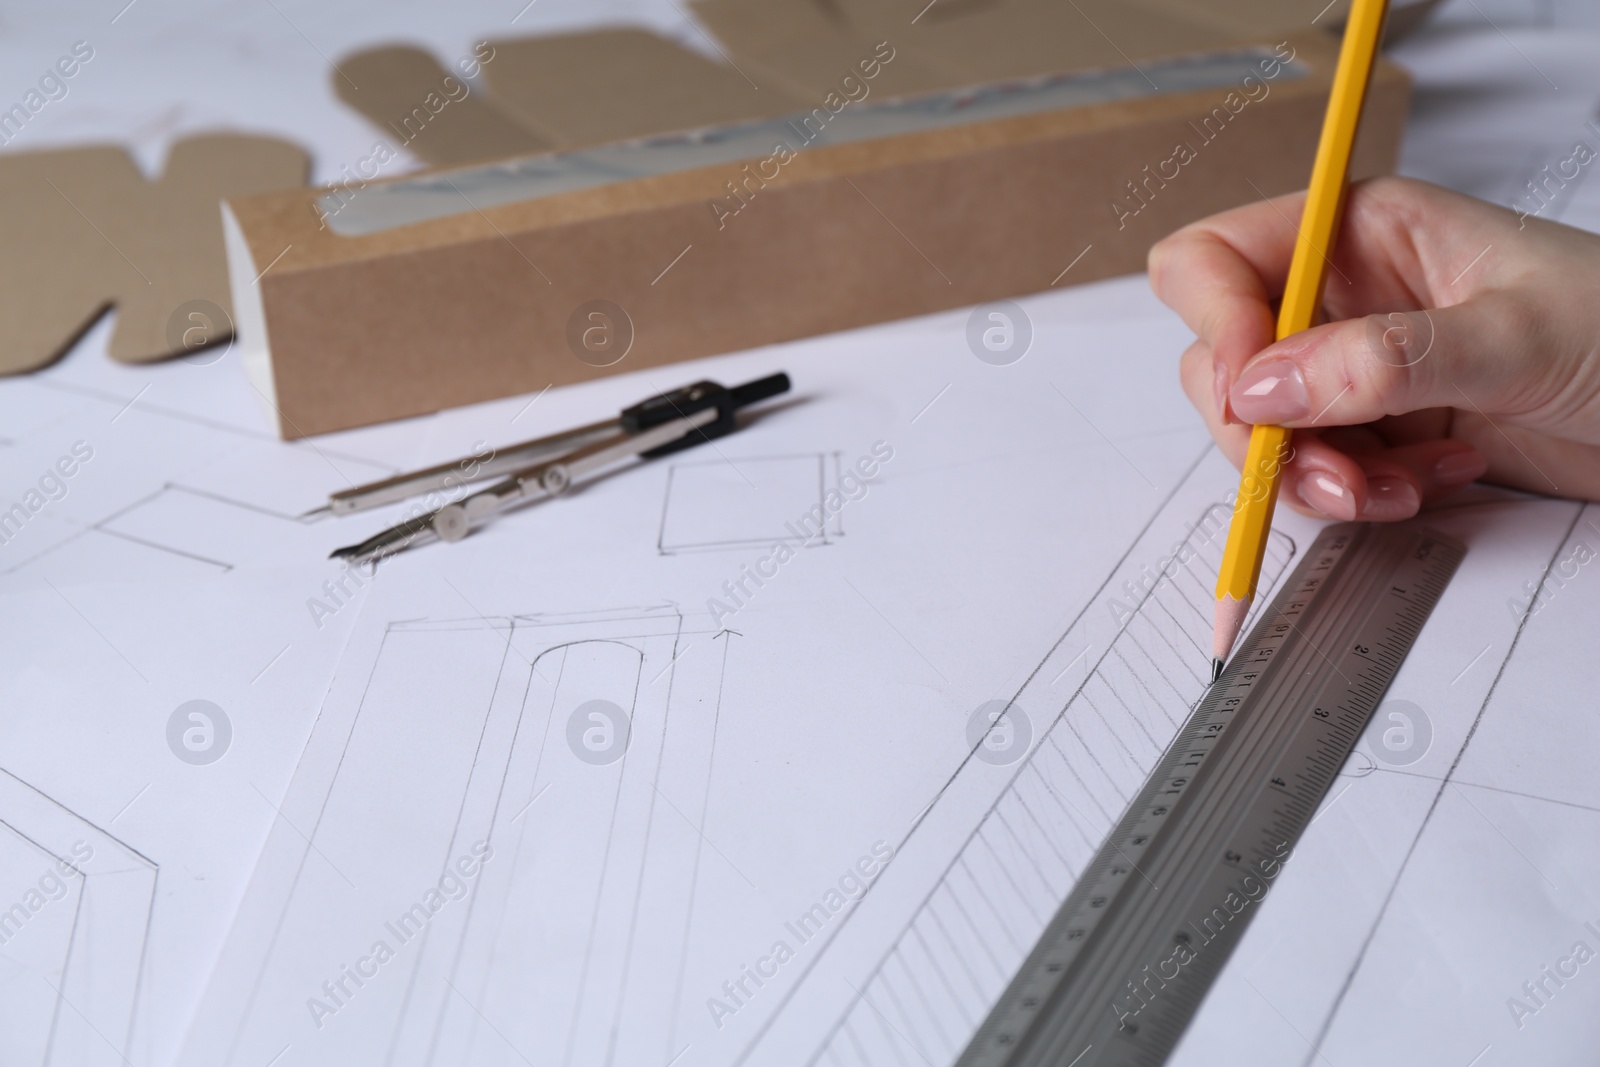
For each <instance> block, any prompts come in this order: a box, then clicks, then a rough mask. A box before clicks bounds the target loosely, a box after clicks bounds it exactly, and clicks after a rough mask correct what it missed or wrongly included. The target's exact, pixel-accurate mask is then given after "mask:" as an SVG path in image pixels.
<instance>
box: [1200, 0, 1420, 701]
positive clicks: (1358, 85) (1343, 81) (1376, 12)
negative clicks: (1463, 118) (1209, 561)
mask: <svg viewBox="0 0 1600 1067" xmlns="http://www.w3.org/2000/svg"><path fill="white" fill-rule="evenodd" d="M1388 7H1389V4H1388V0H1353V3H1352V4H1351V5H1350V20H1349V22H1347V23H1346V24H1345V28H1344V44H1343V45H1342V46H1341V48H1340V49H1339V65H1338V66H1337V67H1336V68H1335V70H1334V73H1333V88H1332V91H1331V92H1330V93H1329V95H1328V113H1327V115H1326V116H1325V117H1324V118H1323V120H1322V138H1321V140H1320V141H1319V142H1318V143H1317V158H1316V162H1315V163H1314V164H1312V167H1311V186H1310V188H1309V190H1308V192H1307V194H1306V206H1305V211H1304V213H1303V214H1302V215H1301V217H1300V232H1299V236H1298V237H1297V238H1296V240H1295V245H1294V259H1293V260H1291V261H1290V264H1289V277H1288V280H1287V282H1286V283H1285V286H1284V291H1283V304H1282V306H1281V307H1280V308H1279V310H1278V340H1280V341H1281V340H1283V339H1284V338H1285V337H1288V336H1290V335H1291V334H1296V333H1299V332H1300V331H1301V330H1308V329H1310V328H1311V326H1312V325H1313V323H1314V320H1315V317H1316V314H1317V308H1318V307H1319V306H1320V305H1321V303H1322V286H1323V282H1324V281H1325V279H1326V278H1327V267H1328V257H1329V256H1330V255H1332V254H1333V238H1334V233H1335V231H1336V230H1337V229H1338V226H1339V217H1340V215H1341V213H1342V212H1343V210H1344V195H1345V187H1346V183H1347V181H1348V179H1349V174H1350V153H1351V150H1352V149H1353V148H1354V146H1355V140H1356V129H1357V128H1358V127H1359V125H1360V123H1361V105H1362V103H1363V102H1364V101H1365V100H1366V96H1367V83H1368V82H1369V81H1371V79H1372V67H1373V63H1374V62H1375V61H1376V59H1377V54H1378V40H1379V38H1380V36H1381V35H1382V33H1383V19H1384V15H1385V14H1386V13H1387V12H1388ZM1290 434H1291V431H1289V430H1286V429H1284V428H1283V427H1282V426H1257V427H1255V429H1253V430H1252V431H1251V433H1250V449H1249V451H1248V452H1247V453H1246V454H1245V461H1244V470H1243V472H1242V474H1241V476H1240V479H1239V497H1238V499H1237V500H1236V501H1235V503H1234V509H1233V523H1232V525H1230V526H1229V527H1228V545H1227V548H1226V549H1224V550H1223V553H1222V570H1221V572H1220V573H1219V574H1218V575H1217V614H1216V622H1215V629H1214V630H1213V632H1212V655H1213V656H1215V657H1216V658H1215V659H1214V660H1213V661H1212V677H1213V678H1215V677H1217V676H1218V675H1220V674H1221V673H1222V665H1223V663H1224V662H1225V661H1226V660H1227V658H1228V653H1229V652H1231V651H1232V650H1233V643H1234V641H1236V640H1237V639H1238V637H1239V629H1240V627H1242V626H1243V625H1244V619H1245V616H1246V615H1247V614H1249V611H1250V601H1251V600H1252V599H1253V598H1254V597H1255V594H1256V582H1257V580H1258V579H1259V578H1260V576H1261V556H1262V553H1264V552H1265V551H1266V547H1267V535H1268V533H1270V532H1271V529H1272V509H1273V506H1274V505H1275V504H1276V503H1277V501H1278V476H1279V474H1281V473H1282V468H1283V463H1284V462H1285V461H1286V460H1287V458H1288V446H1289V437H1290Z"/></svg>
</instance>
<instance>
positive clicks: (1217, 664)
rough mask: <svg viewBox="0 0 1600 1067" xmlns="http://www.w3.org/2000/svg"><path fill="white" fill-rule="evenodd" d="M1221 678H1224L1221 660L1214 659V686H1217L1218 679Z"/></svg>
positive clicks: (1212, 676) (1212, 669) (1212, 675)
mask: <svg viewBox="0 0 1600 1067" xmlns="http://www.w3.org/2000/svg"><path fill="white" fill-rule="evenodd" d="M1221 677H1222V661H1221V660H1220V659H1213V660H1212V661H1211V684H1212V685H1216V684H1217V679H1218V678H1221Z"/></svg>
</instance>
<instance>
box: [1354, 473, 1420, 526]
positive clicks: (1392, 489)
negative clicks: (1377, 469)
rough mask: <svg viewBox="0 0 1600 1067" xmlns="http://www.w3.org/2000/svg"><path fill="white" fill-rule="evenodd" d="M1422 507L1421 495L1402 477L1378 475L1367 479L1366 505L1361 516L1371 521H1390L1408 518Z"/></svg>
mask: <svg viewBox="0 0 1600 1067" xmlns="http://www.w3.org/2000/svg"><path fill="white" fill-rule="evenodd" d="M1421 507H1422V497H1421V495H1420V494H1419V493H1418V492H1417V487H1416V486H1414V485H1412V484H1411V483H1410V482H1408V481H1406V480H1405V479H1404V478H1395V477H1391V476H1390V475H1386V474H1385V475H1379V476H1378V477H1376V478H1368V479H1367V506H1366V507H1365V508H1363V509H1362V511H1361V517H1362V518H1363V519H1370V520H1371V521H1373V522H1392V521H1394V520H1395V519H1409V518H1410V517H1411V516H1413V515H1415V514H1416V513H1417V510H1418V509H1419V508H1421Z"/></svg>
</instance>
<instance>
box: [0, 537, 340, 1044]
mask: <svg viewBox="0 0 1600 1067" xmlns="http://www.w3.org/2000/svg"><path fill="white" fill-rule="evenodd" d="M322 580H323V577H322V574H321V569H320V568H306V567H302V568H298V569H290V570H282V571H271V570H267V571H263V572H260V573H258V574H256V575H253V576H246V575H242V574H238V573H234V574H230V575H226V576H221V577H214V578H209V579H205V580H195V581H163V582H160V583H156V582H145V583H118V584H112V585H74V586H61V587H58V588H45V589H43V590H41V591H37V592H26V593H14V594H9V595H7V596H5V597H4V598H0V609H3V610H0V646H3V647H4V649H5V659H6V664H7V667H6V670H5V671H4V672H3V675H0V705H3V706H4V707H5V708H6V714H5V715H4V716H3V717H0V989H3V993H0V1052H3V1055H0V1060H3V1061H4V1062H6V1063H18V1064H35V1063H37V1064H69V1063H70V1064H86V1065H99V1064H122V1063H130V1062H131V1063H136V1064H139V1065H140V1067H143V1065H146V1064H162V1063H170V1062H171V1061H172V1058H173V1056H174V1055H175V1052H176V1049H175V1045H176V1043H177V1041H178V1039H179V1037H180V1036H181V1034H182V1032H183V1028H184V1025H185V1024H186V1022H187V1020H188V1018H189V1015H190V1013H191V1012H192V1011H193V1008H194V1004H195V1002H196V1000H197V999H198V996H199V993H200V989H201V985H202V982H203V981H204V978H205V974H206V971H207V969H208V968H209V967H210V965H211V962H212V960H213V958H214V957H215V955H216V952H217V948H218V945H219V944H220V943H221V939H222V936H223V934H224V932H225V931H226V929H227V926H228V923H229V921H230V920H231V918H232V915H233V909H234V907H235V905H236V904H237V902H238V898H239V895H240V892H241V890H242V888H243V886H244V884H245V880H246V878H247V876H248V874H249V871H250V870H251V867H252V865H253V863H254V861H255V858H256V853H257V850H258V849H259V847H260V844H261V842H262V841H263V840H264V839H265V837H266V835H267V831H268V828H269V826H270V825H271V824H272V822H273V821H274V820H275V819H276V818H277V815H276V812H275V807H276V805H277V803H278V800H279V798H280V797H281V796H282V793H283V790H284V787H285V785H286V784H287V779H288V776H289V772H290V770H291V769H292V767H293V764H294V759H295V757H296V755H297V754H298V752H299V749H300V746H301V745H302V744H303V743H304V740H305V737H306V735H307V732H308V730H309V727H310V723H311V719H312V716H313V715H314V713H315V711H316V708H317V706H318V703H319V702H320V699H321V697H322V695H323V693H324V692H325V690H326V688H327V685H328V682H329V680H330V679H331V678H332V676H333V669H334V665H335V664H336V663H337V662H338V658H339V655H340V653H341V651H342V649H343V647H344V641H345V638H346V636H347V635H348V633H349V631H350V626H351V624H352V623H353V622H354V620H355V617H356V614H357V612H358V610H359V605H358V604H357V603H352V604H349V605H347V606H346V608H345V610H344V611H343V612H342V613H338V614H335V615H333V616H330V617H328V618H325V619H323V620H321V622H322V625H321V626H320V627H319V626H317V625H315V624H314V623H313V620H312V619H311V618H310V616H309V615H308V614H307V611H306V608H305V600H306V598H307V597H308V596H312V595H315V594H316V593H317V589H318V584H319V583H320V582H321V581H322ZM194 702H199V703H194ZM185 709H187V710H185ZM63 864H64V865H65V868H63Z"/></svg>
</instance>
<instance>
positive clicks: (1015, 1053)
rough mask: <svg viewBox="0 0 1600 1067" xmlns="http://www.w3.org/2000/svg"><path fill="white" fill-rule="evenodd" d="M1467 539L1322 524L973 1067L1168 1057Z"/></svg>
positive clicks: (967, 1056)
mask: <svg viewBox="0 0 1600 1067" xmlns="http://www.w3.org/2000/svg"><path fill="white" fill-rule="evenodd" d="M1464 552H1465V549H1464V548H1463V547H1462V546H1461V545H1460V544H1459V543H1458V542H1456V541H1453V540H1451V539H1450V538H1448V537H1445V536H1443V535H1441V534H1438V533H1434V532H1433V531H1430V530H1425V529H1419V528H1416V527H1410V526H1377V525H1361V524H1354V523H1352V524H1346V525H1341V526H1330V527H1328V528H1327V529H1325V530H1324V531H1323V532H1322V534H1321V535H1320V536H1319V537H1318V538H1317V540H1316V542H1315V543H1314V544H1313V545H1312V547H1311V550H1310V551H1309V552H1308V553H1307V554H1306V556H1305V558H1304V559H1303V560H1302V562H1301V564H1300V566H1299V567H1298V568H1296V570H1295V572H1294V574H1293V575H1291V576H1290V578H1289V579H1288V581H1287V582H1285V583H1284V586H1283V588H1282V591H1281V592H1279V594H1278V596H1277V597H1276V598H1275V599H1274V600H1273V602H1272V604H1271V606H1270V607H1269V608H1268V609H1267V610H1266V611H1264V612H1262V613H1261V616H1260V619H1259V621H1258V622H1257V623H1256V625H1255V628H1254V629H1253V630H1251V632H1250V636H1249V638H1248V639H1247V640H1246V641H1245V642H1244V643H1243V644H1241V645H1240V646H1239V648H1238V649H1237V650H1236V652H1235V653H1234V656H1233V658H1232V660H1231V661H1230V662H1229V663H1228V666H1227V669H1226V670H1225V671H1223V673H1222V676H1221V677H1220V678H1219V679H1218V680H1217V682H1216V683H1215V684H1214V685H1213V686H1212V687H1211V688H1210V689H1209V690H1208V691H1207V692H1206V695H1205V696H1204V697H1203V698H1202V699H1201V701H1200V703H1199V705H1198V706H1197V707H1196V708H1195V710H1194V713H1193V714H1192V715H1191V716H1190V717H1189V721H1188V722H1187V723H1185V724H1184V726H1183V729H1182V730H1180V731H1179V733H1178V736H1177V738H1176V739H1175V740H1174V741H1173V742H1172V744H1171V746H1170V747H1169V748H1168V749H1167V751H1166V753H1165V754H1164V755H1163V756H1162V757H1161V761H1160V762H1159V763H1158V764H1157V765H1156V768H1155V770H1154V772H1153V773H1152V774H1151V775H1150V777H1149V779H1148V780H1147V781H1146V782H1145V785H1144V788H1143V789H1142V790H1140V792H1139V794H1138V795H1137V796H1136V797H1134V799H1133V802H1132V803H1131V804H1130V805H1129V807H1128V810H1127V812H1126V813H1125V814H1124V815H1123V816H1122V819H1121V820H1120V821H1119V822H1118V823H1117V825H1116V826H1115V827H1114V828H1113V829H1112V831H1111V833H1110V835H1109V836H1108V837H1107V838H1106V841H1105V843H1104V844H1103V845H1101V847H1100V850H1099V851H1098V852H1097V853H1096V854H1095V857H1094V859H1093V861H1091V863H1090V864H1089V866H1088V867H1086V868H1085V869H1084V872H1083V875H1082V876H1081V877H1080V878H1079V879H1078V882H1077V884H1076V885H1075V886H1074V887H1073V889H1072V892H1071V894H1070V895H1068V897H1067V899H1066V902H1065V903H1063V904H1062V905H1061V908H1060V910H1059V911H1057V912H1056V915H1055V917H1054V918H1053V919H1052V920H1051V921H1050V923H1049V925H1048V926H1046V927H1045V931H1044V934H1043V936H1042V937H1041V938H1040V939H1039V943H1038V945H1036V946H1035V947H1034V949H1033V951H1032V952H1031V953H1030V954H1029V955H1028V957H1027V959H1026V960H1025V961H1024V962H1023V964H1022V968H1021V970H1020V971H1019V972H1018V973H1017V976H1016V977H1015V978H1014V979H1012V981H1011V984H1010V985H1009V986H1008V987H1007V988H1006V991H1005V993H1004V994H1002V995H1001V997H1000V1000H999V1001H998V1002H997V1003H996V1005H995V1006H994V1008H993V1010H992V1011H990V1013H989V1017H988V1018H987V1019H986V1020H985V1021H984V1023H983V1025H982V1026H980V1027H979V1028H978V1032H977V1034H976V1035H975V1036H974V1037H973V1039H972V1041H971V1043H970V1044H969V1045H968V1046H967V1048H966V1051H965V1052H963V1053H962V1055H961V1058H960V1059H959V1060H958V1061H957V1065H958V1067H1028V1065H1040V1067H1045V1065H1048V1067H1067V1065H1069V1064H1071V1065H1073V1067H1155V1065H1157V1064H1161V1063H1163V1062H1165V1060H1166V1058H1167V1056H1168V1054H1169V1053H1170V1052H1171V1051H1172V1049H1173V1047H1174V1046H1175V1045H1176V1044H1177V1043H1178V1039H1179V1037H1181V1036H1182V1034H1183V1031H1184V1028H1185V1027H1187V1026H1188V1024H1189V1020H1190V1019H1191V1018H1192V1017H1193V1015H1194V1013H1195V1011H1196V1010H1197V1009H1198V1008H1199V1006H1200V1003H1201V1001H1202V1000H1204V999H1205V996H1206V993H1207V991H1208V990H1209V989H1210V988H1211V984H1212V982H1213V981H1215V980H1216V977H1217V975H1218V974H1219V973H1220V972H1221V970H1222V966H1223V964H1224V963H1226V962H1227V959H1228V956H1229V954H1230V953H1231V952H1232V951H1233V948H1234V946H1235V945H1236V944H1238V942H1239V939H1240V937H1241V936H1243V934H1244V930H1245V927H1246V926H1248V925H1249V923H1250V920H1251V919H1252V918H1253V917H1254V916H1255V913H1256V911H1258V910H1259V909H1260V907H1261V901H1262V898H1263V897H1264V896H1265V895H1266V893H1267V891H1268V889H1270V888H1271V886H1272V883H1273V882H1274V881H1275V880H1276V879H1277V877H1278V876H1279V874H1280V873H1281V871H1282V869H1283V865H1284V863H1285V861H1286V860H1287V859H1288V858H1289V854H1290V851H1291V850H1292V849H1293V847H1294V844H1295V842H1296V841H1297V840H1298V839H1299V837H1300V834H1301V832H1302V831H1304V829H1305V828H1306V826H1307V824H1308V823H1309V822H1310V820H1311V818H1312V817H1313V814H1314V813H1315V811H1316V808H1317V805H1318V803H1320V802H1321V800H1322V797H1323V796H1324V794H1326V792H1327V790H1328V787H1329V786H1330V785H1331V784H1332V782H1333V779H1334V776H1335V775H1336V774H1337V773H1338V772H1339V768H1340V767H1341V766H1342V765H1343V764H1344V761H1345V759H1346V757H1348V756H1349V754H1350V750H1351V748H1352V747H1353V746H1354V745H1355V743H1356V739H1357V738H1359V737H1360V736H1361V731H1362V730H1363V729H1364V728H1365V727H1366V725H1367V720H1368V719H1369V718H1370V717H1371V715H1372V712H1373V711H1374V709H1376V708H1377V706H1378V703H1379V701H1381V700H1382V699H1383V694H1384V692H1385V691H1386V690H1387V689H1388V687H1389V683H1390V681H1391V680H1393V678H1394V675H1395V672H1396V671H1397V670H1399V668H1400V664H1401V662H1402V661H1403V660H1404V659H1405V657H1406V653H1407V652H1409V651H1410V649H1411V645H1412V642H1413V641H1415V639H1416V636H1417V634H1418V632H1419V631H1420V630H1421V629H1422V624H1423V623H1424V622H1425V621H1426V620H1427V618H1428V615H1429V613H1430V612H1432V611H1433V608H1434V605H1435V604H1437V603H1438V600H1439V596H1440V594H1442V593H1443V592H1444V587H1445V585H1446V583H1448V582H1449V580H1450V577H1451V575H1452V574H1454V573H1455V569H1456V565H1457V564H1458V563H1459V562H1460V561H1461V557H1462V555H1463V553H1464Z"/></svg>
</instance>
